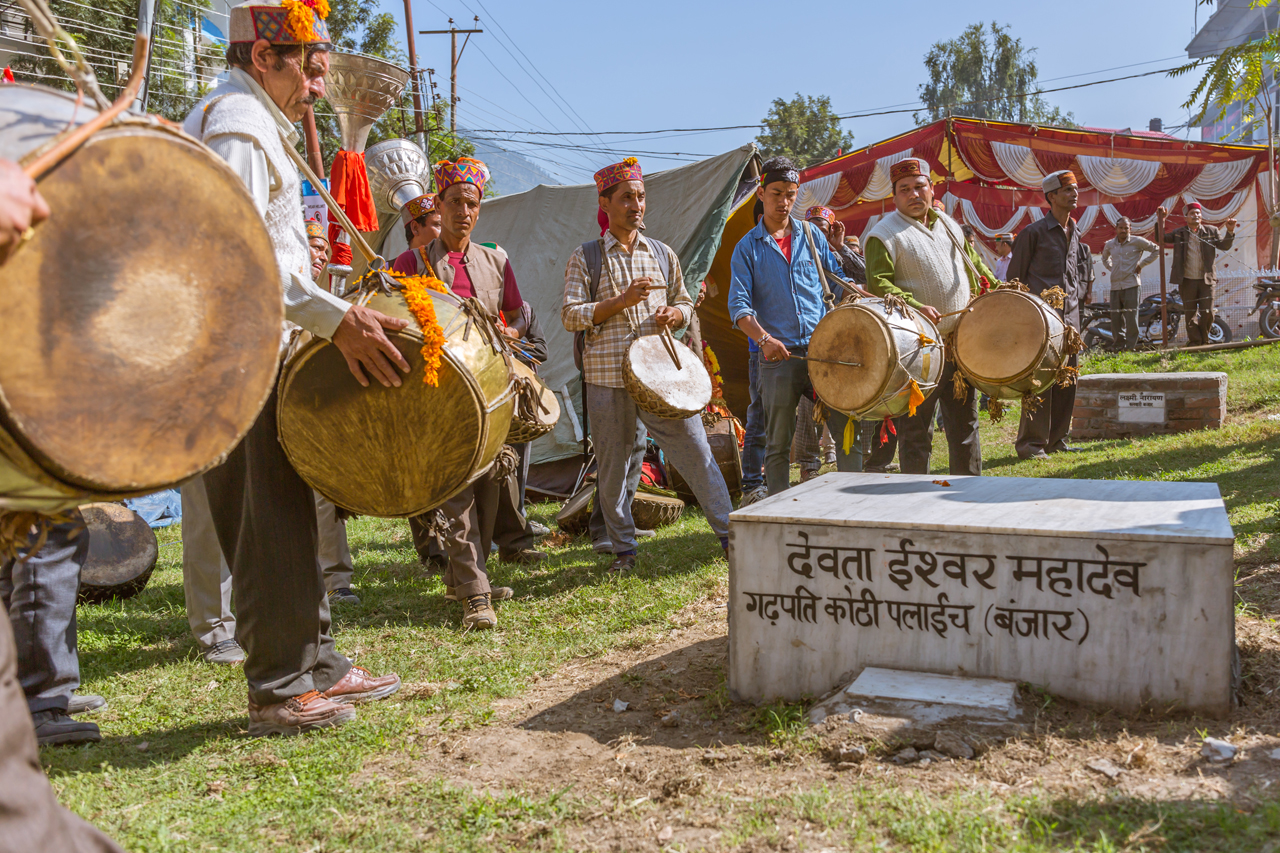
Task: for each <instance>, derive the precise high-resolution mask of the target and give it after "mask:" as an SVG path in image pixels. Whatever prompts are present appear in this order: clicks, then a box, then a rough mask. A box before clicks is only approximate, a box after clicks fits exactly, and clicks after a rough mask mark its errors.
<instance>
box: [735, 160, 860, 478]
mask: <svg viewBox="0 0 1280 853" xmlns="http://www.w3.org/2000/svg"><path fill="white" fill-rule="evenodd" d="M763 172H764V173H763V174H762V175H761V176H760V186H759V187H757V188H756V195H757V197H758V198H759V199H760V202H761V204H762V205H763V207H764V215H763V216H762V217H761V219H760V221H759V222H758V223H757V224H756V227H755V228H753V229H752V230H751V231H749V232H747V235H746V236H745V237H743V238H742V239H741V240H739V241H738V245H737V246H736V247H735V248H734V250H733V261H732V265H731V271H732V275H731V278H732V280H731V282H730V284H729V316H730V318H732V320H733V323H734V325H736V326H737V327H738V328H739V329H741V330H742V331H743V332H745V333H746V335H747V337H748V338H750V339H751V341H752V343H754V344H755V345H756V346H757V347H758V348H759V350H760V356H759V358H760V399H761V402H762V403H763V405H764V417H765V462H764V470H765V482H766V483H767V484H768V487H769V494H770V495H776V494H778V493H779V492H782V491H785V490H786V489H787V488H788V487H789V486H790V485H791V463H790V452H791V440H792V438H793V437H794V435H795V428H796V405H797V404H798V403H799V402H800V398H801V397H802V396H804V395H812V394H813V385H812V384H811V383H810V381H809V366H808V363H807V362H806V361H805V356H806V355H807V354H808V350H809V336H810V335H812V334H813V330H814V328H815V327H816V326H817V325H818V321H819V320H821V319H822V317H823V315H825V314H826V313H827V311H828V310H829V303H828V302H827V300H826V298H825V297H826V296H827V288H826V285H825V282H824V281H823V279H822V272H821V271H820V269H819V266H818V264H819V263H821V265H822V269H825V270H826V271H827V272H828V273H829V274H830V276H832V277H835V278H843V276H842V274H841V273H842V270H841V267H840V261H839V259H838V258H836V256H835V255H834V254H832V252H831V249H830V247H829V246H828V245H827V241H826V238H825V237H823V236H822V232H820V231H818V229H816V228H813V227H812V226H809V225H807V224H805V223H804V222H802V221H801V220H799V219H797V218H796V217H794V216H792V215H791V208H792V206H793V205H794V204H795V200H796V196H797V194H798V193H799V191H800V173H799V171H798V170H797V169H796V167H795V165H794V164H793V163H792V162H791V161H790V160H789V159H787V158H786V157H773V158H771V159H769V160H767V161H765V164H764V170H763ZM815 255H816V258H815ZM831 297H833V300H834V299H839V298H840V297H841V294H831ZM830 304H834V301H833V302H832V303H830ZM827 426H828V427H829V428H830V429H831V435H832V436H834V437H835V439H836V467H837V468H838V469H839V470H841V471H861V470H862V439H861V437H860V436H859V435H858V425H857V421H854V422H853V423H852V424H850V423H849V422H848V418H846V417H845V416H844V415H842V414H840V413H839V412H830V413H828V415H827ZM846 426H847V427H848V434H847V435H846Z"/></svg>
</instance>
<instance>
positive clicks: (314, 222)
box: [307, 219, 329, 243]
mask: <svg viewBox="0 0 1280 853" xmlns="http://www.w3.org/2000/svg"><path fill="white" fill-rule="evenodd" d="M314 237H319V238H320V239H321V240H324V241H325V242H326V243H328V242H329V226H327V225H325V224H324V223H322V222H321V221H320V220H319V219H308V220H307V239H308V240H310V239H312V238H314Z"/></svg>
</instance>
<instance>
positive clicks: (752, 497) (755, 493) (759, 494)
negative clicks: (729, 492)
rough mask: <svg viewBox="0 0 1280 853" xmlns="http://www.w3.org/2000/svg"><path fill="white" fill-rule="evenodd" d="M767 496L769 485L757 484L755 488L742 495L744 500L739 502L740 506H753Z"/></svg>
mask: <svg viewBox="0 0 1280 853" xmlns="http://www.w3.org/2000/svg"><path fill="white" fill-rule="evenodd" d="M767 497H769V487H768V486H756V487H755V488H754V489H752V490H751V491H749V492H747V493H746V494H744V495H743V496H742V500H741V501H739V502H738V508H739V509H742V508H743V507H746V506H751V505H752V504H754V503H759V502H760V501H762V500H764V499H765V498H767Z"/></svg>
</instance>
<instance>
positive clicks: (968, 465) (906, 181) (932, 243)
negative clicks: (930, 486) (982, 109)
mask: <svg viewBox="0 0 1280 853" xmlns="http://www.w3.org/2000/svg"><path fill="white" fill-rule="evenodd" d="M889 178H890V180H891V181H892V182H893V205H894V208H895V209H894V210H893V211H892V212H890V213H889V214H888V215H886V216H885V217H884V219H881V220H880V221H879V222H878V223H876V226H875V227H874V228H872V229H871V233H870V234H868V235H867V243H866V246H867V289H868V290H870V291H871V292H872V293H875V294H876V295H878V296H887V295H894V296H899V297H901V298H902V299H903V300H904V301H905V302H906V303H907V304H908V305H910V306H911V307H913V308H916V309H917V310H919V311H920V313H921V314H923V315H924V316H925V317H927V318H929V320H930V321H932V322H933V323H934V324H936V325H937V327H938V331H939V332H941V333H942V334H943V335H946V334H947V333H948V332H950V331H951V330H952V329H954V328H955V326H956V323H958V322H959V321H960V317H959V316H958V315H959V312H960V311H962V310H964V307H965V306H966V305H968V304H969V300H970V298H972V297H973V296H974V295H976V294H978V293H980V292H981V290H982V282H981V278H983V277H985V278H986V279H987V281H988V282H993V281H995V275H994V274H993V273H992V272H991V270H989V269H987V266H986V264H985V263H984V262H983V260H982V257H981V256H980V255H979V254H978V252H977V250H975V249H974V248H973V246H972V245H971V244H968V243H966V242H965V239H964V235H963V233H962V232H961V231H960V226H959V225H958V224H957V223H956V221H955V220H954V219H952V218H951V217H950V216H948V215H947V214H946V213H945V212H943V211H941V210H939V209H938V208H937V207H935V206H934V198H933V184H931V183H930V181H929V164H928V162H927V161H925V160H921V159H919V158H915V157H909V158H907V159H905V160H899V161H898V162H897V163H894V164H893V166H892V167H890V169H889ZM955 373H956V365H955V362H954V361H952V360H950V359H948V360H947V362H946V364H945V366H944V367H943V369H942V378H941V380H940V381H939V383H938V387H937V388H935V389H934V391H933V393H931V394H930V395H929V396H928V397H926V398H925V400H924V402H923V403H921V404H920V405H919V406H918V407H917V408H916V413H915V414H914V415H903V416H902V417H899V418H895V419H894V424H895V425H896V428H897V431H898V459H899V461H900V463H901V465H902V473H904V474H928V473H929V456H930V455H931V454H932V452H933V424H934V419H933V416H934V411H935V409H937V408H938V406H941V407H942V423H943V426H944V428H945V430H946V433H947V455H948V459H949V465H950V468H949V470H950V472H951V473H952V474H973V475H977V474H981V473H982V445H981V442H980V441H979V439H978V396H977V392H976V391H974V389H973V387H972V386H967V390H966V392H965V395H964V399H962V400H957V399H956V397H955V394H954V393H953V392H952V385H953V382H952V380H953V377H954V376H955Z"/></svg>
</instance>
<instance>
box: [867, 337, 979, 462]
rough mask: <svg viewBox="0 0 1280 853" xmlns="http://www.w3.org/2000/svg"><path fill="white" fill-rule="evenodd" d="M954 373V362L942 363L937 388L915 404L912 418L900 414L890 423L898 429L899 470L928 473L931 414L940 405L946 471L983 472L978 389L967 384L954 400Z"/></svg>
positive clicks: (931, 444)
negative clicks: (965, 390)
mask: <svg viewBox="0 0 1280 853" xmlns="http://www.w3.org/2000/svg"><path fill="white" fill-rule="evenodd" d="M955 374H956V365H955V362H953V361H946V362H944V367H943V368H942V379H941V381H940V382H939V383H938V387H937V388H935V389H933V393H932V394H930V395H929V396H928V397H926V398H925V399H924V402H923V403H921V404H920V405H919V406H917V407H916V414H915V417H908V416H907V415H902V416H900V417H897V418H894V420H893V423H894V425H895V426H896V427H897V428H898V462H899V464H900V465H901V466H902V473H904V474H928V473H929V457H930V456H931V455H932V454H933V425H934V417H933V416H934V412H935V411H936V410H937V409H939V408H941V409H942V424H943V427H944V428H945V429H946V433H947V462H948V471H949V472H950V473H952V474H973V475H975V476H977V475H978V474H981V473H982V442H981V441H980V440H979V438H978V392H977V391H976V390H975V389H974V387H973V386H972V385H969V386H968V389H969V390H968V392H967V393H966V394H965V395H964V399H963V400H957V399H956V396H955V394H953V393H952V382H953V381H954V377H955ZM886 464H887V463H886Z"/></svg>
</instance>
